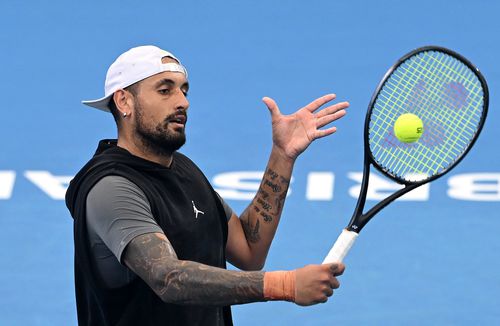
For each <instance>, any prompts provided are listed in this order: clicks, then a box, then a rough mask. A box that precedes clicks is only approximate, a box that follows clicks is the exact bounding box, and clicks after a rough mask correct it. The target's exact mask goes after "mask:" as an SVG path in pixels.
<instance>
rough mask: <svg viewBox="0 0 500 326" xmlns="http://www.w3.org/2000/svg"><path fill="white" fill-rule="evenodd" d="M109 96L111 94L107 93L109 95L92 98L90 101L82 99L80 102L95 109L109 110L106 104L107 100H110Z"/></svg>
mask: <svg viewBox="0 0 500 326" xmlns="http://www.w3.org/2000/svg"><path fill="white" fill-rule="evenodd" d="M111 96H112V95H109V96H106V97H102V98H100V99H97V100H92V101H82V104H85V105H88V106H90V107H93V108H96V109H99V110H102V111H106V112H110V111H109V106H108V105H109V101H110V100H111Z"/></svg>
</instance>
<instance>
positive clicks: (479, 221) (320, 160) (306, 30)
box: [0, 0, 500, 325]
mask: <svg viewBox="0 0 500 326" xmlns="http://www.w3.org/2000/svg"><path fill="white" fill-rule="evenodd" d="M499 14H500V3H499V2H497V1H472V0H471V1H464V0H454V1H451V0H447V1H440V0H422V1H390V0H380V1H326V0H323V1H295V0H294V1H274V0H268V1H226V2H223V1H175V2H174V1H156V0H155V1H128V0H127V1H2V2H1V3H0V26H1V31H2V32H1V33H0V44H1V46H0V48H1V51H0V62H1V70H0V71H1V77H2V78H1V79H2V81H1V88H0V92H1V96H2V101H1V103H0V110H1V111H0V112H1V118H0V293H1V295H0V325H76V308H75V299H74V285H73V237H72V219H71V218H70V215H69V213H68V211H67V209H66V207H65V204H64V201H63V197H64V193H65V189H66V186H67V183H68V182H69V180H70V179H71V177H72V176H73V175H74V174H75V173H76V172H77V171H78V170H79V168H80V167H81V166H82V165H83V164H84V163H85V162H86V161H87V160H88V159H89V157H90V156H91V155H92V154H93V151H94V149H95V146H96V144H97V141H98V140H99V139H101V138H110V137H115V134H116V132H115V127H114V122H113V120H112V118H111V115H108V114H106V113H104V112H100V111H97V110H92V109H89V108H87V107H85V106H83V105H82V104H80V101H81V100H83V99H93V98H97V97H100V96H102V94H103V85H104V77H105V73H106V70H107V68H108V66H109V64H110V63H111V62H112V61H113V60H114V59H115V58H116V56H117V55H119V54H120V53H122V52H123V51H125V50H127V49H129V48H131V47H133V46H137V45H143V44H155V45H158V46H160V47H162V48H165V49H167V50H170V51H172V52H173V53H174V54H176V55H177V56H178V57H179V58H180V59H181V60H182V62H183V63H184V64H185V66H186V67H187V68H188V70H189V73H190V84H191V90H190V95H189V96H190V97H189V99H190V102H191V106H190V109H189V123H188V130H187V134H188V142H187V143H186V145H185V147H184V148H182V152H183V153H185V154H187V155H188V156H189V157H191V158H192V159H193V160H194V161H195V162H197V163H198V165H199V166H200V167H201V168H202V170H203V171H204V172H205V173H206V175H207V176H208V178H209V179H210V180H211V182H212V184H213V185H214V187H215V188H217V189H218V190H219V192H220V193H221V194H222V195H223V196H224V197H225V198H226V200H227V202H228V203H229V204H230V205H231V206H232V207H233V209H234V210H235V211H236V212H241V211H242V210H243V209H244V208H245V207H246V205H248V204H249V199H248V198H251V196H252V194H253V193H254V191H255V189H256V186H257V184H258V180H259V175H260V174H261V173H262V171H263V169H264V167H265V165H266V162H267V157H268V155H269V152H270V148H271V126H270V116H269V113H268V111H267V109H266V107H265V106H264V104H263V103H262V102H261V98H262V97H263V96H270V97H273V98H274V99H275V100H276V101H277V103H278V105H279V106H280V108H281V110H282V112H284V113H292V112H294V111H295V110H296V109H298V108H300V107H302V106H303V105H305V104H307V103H309V102H310V101H311V100H313V99H315V98H317V97H319V96H321V95H324V94H326V93H330V92H334V93H336V94H337V96H338V100H348V101H349V102H350V103H351V107H350V108H349V112H348V115H347V116H346V117H345V118H344V119H342V120H340V121H338V122H337V123H336V125H337V127H338V132H337V133H336V134H334V135H333V136H331V137H329V138H324V139H321V140H318V141H316V142H315V143H313V144H312V145H311V146H310V147H309V149H308V150H307V151H306V152H305V153H304V154H303V155H302V156H301V157H300V158H299V160H298V161H297V163H296V166H295V170H294V173H293V178H294V179H293V183H292V185H291V191H290V194H289V197H288V200H287V203H286V205H285V210H284V213H283V216H282V220H281V224H280V227H279V229H278V232H277V235H276V238H275V240H274V242H273V245H272V248H271V252H270V254H269V257H268V260H267V263H266V266H265V269H266V270H281V269H293V268H298V267H301V266H304V265H306V264H311V263H320V262H321V261H322V259H323V258H324V256H325V255H326V253H327V252H328V250H329V249H330V247H331V245H332V244H333V242H334V240H335V239H336V238H337V236H338V234H339V233H340V231H341V229H342V228H343V227H344V226H345V225H346V224H347V222H348V220H349V219H350V217H351V214H352V211H353V210H354V207H355V204H356V197H357V189H358V187H359V177H360V175H361V171H362V163H363V138H362V136H363V124H364V116H365V112H366V108H367V105H368V102H369V100H370V97H371V95H372V93H373V91H374V89H375V87H376V86H377V84H378V82H379V80H380V79H381V78H382V76H383V75H384V73H385V72H386V70H387V69H388V68H389V67H390V66H391V65H392V64H393V63H394V62H395V61H396V60H397V59H398V58H399V57H400V56H402V55H403V54H405V53H407V52H409V51H411V50H412V49H414V48H417V47H420V46H423V45H441V46H444V47H447V48H450V49H453V50H455V51H457V52H459V53H461V54H462V55H464V56H465V57H467V58H468V59H469V60H470V61H472V62H473V63H474V64H475V65H476V66H478V67H479V68H480V70H481V71H482V72H483V74H484V76H485V78H486V80H487V81H488V85H489V89H490V95H491V97H490V111H489V116H488V119H487V121H486V125H485V128H484V130H483V133H482V134H481V136H480V137H479V139H478V141H477V143H476V145H475V147H474V148H473V149H472V151H471V152H470V153H469V155H468V156H467V157H466V158H465V159H464V160H463V161H462V163H461V164H460V165H459V166H458V167H457V168H456V169H454V170H453V171H451V172H450V173H449V174H447V175H445V176H444V177H442V178H441V179H438V180H436V181H435V182H433V183H431V184H430V185H429V186H427V187H426V188H423V189H421V190H420V191H419V192H415V193H412V194H411V196H408V197H406V199H405V200H399V201H397V202H395V203H393V204H391V205H390V206H389V207H387V208H386V209H385V210H383V211H382V212H381V213H379V214H378V215H377V217H376V218H375V219H374V220H373V221H372V222H370V224H368V226H367V227H366V228H365V229H364V230H363V232H362V233H361V235H360V237H359V239H358V241H357V243H356V244H355V246H354V247H353V249H352V251H351V252H350V254H349V255H348V256H347V257H346V259H345V264H346V266H347V269H346V272H345V273H344V275H343V276H342V277H341V279H340V280H341V288H340V289H339V290H338V291H336V293H335V294H334V296H333V297H332V298H331V299H330V300H329V301H328V302H327V303H325V304H321V305H317V306H313V307H307V308H303V307H299V306H296V305H294V304H292V303H278V302H272V303H258V304H247V305H242V306H236V307H234V308H233V315H234V322H235V324H236V325H500V309H499V308H500V296H499V293H500V236H499V230H500V213H499V212H500V150H499V145H498V144H499V139H500V128H499V124H500V113H499V112H500V111H499V110H498V105H499V104H500V103H499V100H498V96H497V90H498V89H499V87H500V64H499V60H498V58H499V57H500V39H499V32H500V19H499V17H498V16H499ZM391 187H392V185H390V184H386V183H384V182H383V181H379V182H378V183H377V189H375V190H374V191H375V195H380V194H383V193H387V192H390V191H391V189H392V188H391ZM375 195H374V196H372V197H370V198H369V200H368V205H373V203H376V200H375V197H376V196H375Z"/></svg>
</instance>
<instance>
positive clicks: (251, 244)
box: [226, 94, 349, 270]
mask: <svg viewBox="0 0 500 326" xmlns="http://www.w3.org/2000/svg"><path fill="white" fill-rule="evenodd" d="M334 98H335V95H334V94H330V95H326V96H323V97H321V98H318V99H316V100H315V101H313V102H311V103H310V104H308V105H307V106H305V107H303V108H302V109H300V110H298V111H297V112H295V113H294V114H291V115H283V114H281V112H280V111H279V109H278V106H277V105H276V103H275V102H274V101H273V100H272V99H270V98H268V97H265V98H264V99H263V101H264V103H265V104H266V105H267V107H268V109H269V111H270V113H271V119H272V128H273V148H272V151H271V156H270V158H269V162H268V165H267V168H266V171H265V173H264V177H263V178H262V182H261V184H260V188H259V190H258V191H257V194H256V196H255V198H254V199H253V200H252V202H251V203H250V205H249V206H248V207H247V208H246V209H245V210H244V211H243V213H242V214H241V216H240V217H239V218H238V217H237V216H236V215H233V216H232V217H231V219H230V220H229V236H228V242H227V246H226V253H227V257H228V260H229V261H230V262H231V263H232V264H233V265H235V266H237V267H239V268H241V269H244V270H257V269H261V268H262V267H263V266H264V262H265V260H266V257H267V253H268V251H269V247H270V246H271V242H272V240H273V238H274V234H275V233H276V229H277V227H278V223H279V220H280V216H281V212H282V210H283V205H284V203H285V198H286V193H287V191H288V186H289V184H290V178H291V175H292V170H293V165H294V163H295V160H296V159H297V157H298V156H299V155H300V154H301V153H302V152H303V151H304V150H305V149H306V148H307V147H308V146H309V145H310V144H311V143H312V142H313V141H314V140H315V139H318V138H321V137H325V136H328V135H331V134H333V133H334V132H335V131H336V128H335V127H330V128H327V129H323V130H322V129H319V128H321V127H324V126H326V125H327V124H329V123H331V122H333V121H335V120H337V119H339V118H341V117H343V116H344V115H345V113H346V111H345V109H346V108H347V107H348V106H349V103H347V102H341V103H337V104H334V105H331V106H329V107H326V108H324V109H322V110H319V111H318V109H319V108H320V107H321V106H322V105H324V104H326V103H328V102H330V101H332V100H333V99H334Z"/></svg>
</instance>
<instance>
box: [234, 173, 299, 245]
mask: <svg viewBox="0 0 500 326" xmlns="http://www.w3.org/2000/svg"><path fill="white" fill-rule="evenodd" d="M289 184H290V181H289V180H288V179H287V178H285V177H283V176H281V175H279V174H278V173H277V172H275V171H274V170H272V169H270V168H268V169H267V171H266V173H265V174H264V178H263V179H262V183H261V185H260V188H259V191H258V192H257V195H256V196H255V198H254V200H253V202H252V204H251V205H250V206H249V207H248V208H247V209H246V210H245V211H244V212H243V213H242V214H241V216H240V220H241V225H242V227H243V232H244V233H245V237H246V239H247V241H248V242H249V243H257V242H259V241H260V240H261V236H260V220H261V218H262V220H263V221H264V223H268V224H269V223H271V222H273V220H276V219H277V218H279V216H280V215H281V211H282V210H283V205H284V203H285V198H286V192H287V190H288V186H289Z"/></svg>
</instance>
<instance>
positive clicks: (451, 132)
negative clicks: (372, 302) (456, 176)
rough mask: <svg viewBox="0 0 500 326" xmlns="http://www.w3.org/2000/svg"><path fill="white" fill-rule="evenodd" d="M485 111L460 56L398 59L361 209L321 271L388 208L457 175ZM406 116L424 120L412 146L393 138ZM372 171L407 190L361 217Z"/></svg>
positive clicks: (382, 101)
mask: <svg viewBox="0 0 500 326" xmlns="http://www.w3.org/2000/svg"><path fill="white" fill-rule="evenodd" d="M487 110H488V87H487V85H486V80H485V79H484V77H483V76H482V75H481V73H480V72H479V70H478V69H477V68H476V67H475V66H474V65H473V64H472V63H470V62H469V61H468V60H467V59H465V58H464V57H463V56H461V55H460V54H458V53H455V52H453V51H451V50H449V49H446V48H442V47H437V46H426V47H422V48H419V49H416V50H414V51H412V52H410V53H408V54H406V55H405V56H403V57H402V58H401V59H399V60H398V61H397V62H396V64H394V66H392V67H391V68H390V69H389V70H388V71H387V73H386V74H385V76H384V78H383V79H382V81H381V82H380V83H379V85H378V86H377V88H376V90H375V93H374V94H373V96H372V98H371V100H370V104H369V106H368V112H367V114H366V118H365V127H364V148H365V150H364V152H365V153H364V168H363V179H362V182H361V191H360V194H359V198H358V202H357V204H356V208H355V210H354V214H353V217H352V218H351V221H350V222H349V224H348V225H347V227H346V228H345V229H344V230H343V231H342V233H341V234H340V236H339V238H338V239H337V241H336V242H335V244H334V245H333V247H332V249H331V250H330V252H329V253H328V255H327V256H326V258H325V260H324V261H323V263H331V262H338V261H342V260H343V259H344V257H345V256H346V254H347V253H348V251H349V250H350V248H351V247H352V245H353V244H354V242H355V240H356V238H357V237H358V235H359V232H360V231H361V230H362V229H363V227H364V226H365V225H366V224H367V223H368V222H369V221H370V220H371V219H372V218H373V217H374V216H375V214H377V213H378V212H379V211H380V210H381V209H382V208H384V207H385V206H387V205H388V204H389V203H391V202H392V201H394V200H395V199H397V198H398V197H400V196H402V195H404V194H406V193H407V192H409V191H411V190H413V189H415V188H417V187H419V186H421V185H423V184H425V183H427V182H430V181H432V180H435V179H437V178H439V177H441V176H443V175H444V174H446V173H447V172H449V171H450V170H451V169H452V168H453V167H455V166H456V165H457V164H458V163H459V162H460V161H461V160H462V159H463V158H464V157H465V155H466V154H467V153H468V152H469V150H470V149H471V148H472V146H473V145H474V142H475V141H476V139H477V137H478V136H479V133H480V132H481V129H482V127H483V124H484V121H485V118H486V113H487ZM405 113H412V114H414V115H416V116H418V117H419V118H420V119H421V120H422V123H423V133H422V134H421V137H420V139H419V140H418V141H416V142H413V143H405V142H401V141H399V140H398V138H397V137H396V136H395V132H394V123H395V121H396V119H397V118H398V117H400V116H401V115H402V114H405ZM371 166H374V167H375V169H377V170H378V171H380V172H381V173H382V174H383V175H385V176H386V177H388V178H389V179H391V180H393V181H395V182H397V183H399V184H401V185H403V187H402V188H401V189H400V190H398V191H396V192H394V193H392V194H391V195H389V196H388V197H386V198H385V199H384V200H382V201H381V202H379V203H378V204H376V205H375V206H373V207H372V208H371V209H369V210H368V211H367V212H366V213H363V209H364V206H365V201H366V194H367V191H368V181H369V177H370V169H371Z"/></svg>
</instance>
